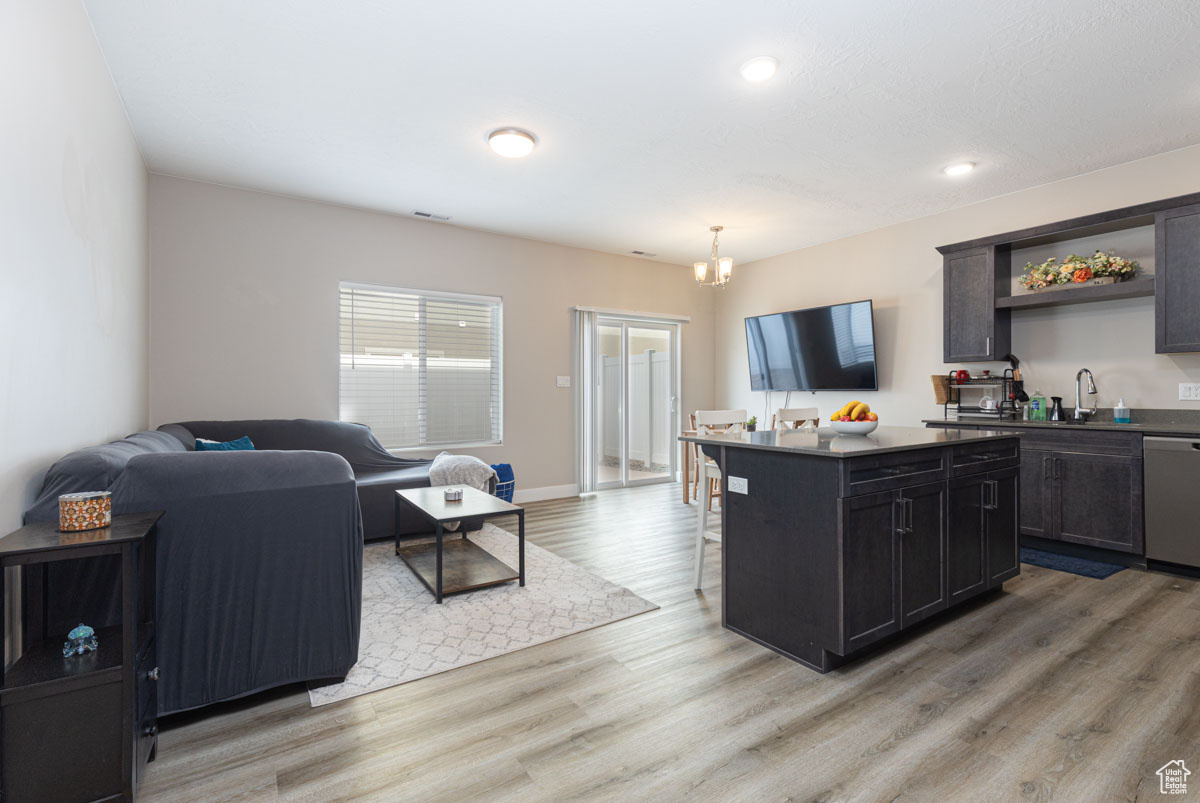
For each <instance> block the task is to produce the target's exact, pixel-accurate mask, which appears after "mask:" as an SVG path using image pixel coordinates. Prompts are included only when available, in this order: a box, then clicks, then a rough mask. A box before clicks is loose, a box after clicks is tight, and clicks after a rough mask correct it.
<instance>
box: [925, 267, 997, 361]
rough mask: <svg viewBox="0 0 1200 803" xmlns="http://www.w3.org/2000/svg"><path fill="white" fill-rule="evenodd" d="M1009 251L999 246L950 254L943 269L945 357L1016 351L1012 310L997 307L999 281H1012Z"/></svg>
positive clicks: (987, 356)
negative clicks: (1012, 343) (1012, 347)
mask: <svg viewBox="0 0 1200 803" xmlns="http://www.w3.org/2000/svg"><path fill="white" fill-rule="evenodd" d="M1008 274H1009V252H1008V251H1007V250H1004V249H997V248H996V247H995V246H985V247H982V248H972V249H967V250H963V251H954V252H950V253H946V254H944V256H943V271H942V296H943V307H942V318H943V322H942V326H943V338H942V358H943V360H944V361H945V362H963V361H979V360H997V359H999V358H1000V357H1001V356H1003V355H1004V354H1007V353H1008V352H1009V351H1010V350H1011V339H1012V323H1011V315H1012V313H1011V311H1010V310H1007V309H997V308H996V284H997V282H1000V281H1008V280H1009V276H1008Z"/></svg>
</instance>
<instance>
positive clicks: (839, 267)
mask: <svg viewBox="0 0 1200 803" xmlns="http://www.w3.org/2000/svg"><path fill="white" fill-rule="evenodd" d="M965 180H968V181H969V180H970V179H969V177H968V178H967V179H965ZM1197 191H1200V146H1196V147H1192V148H1187V149H1183V150H1179V151H1174V152H1172V153H1167V154H1162V155H1159V156H1155V157H1151V158H1149V159H1143V160H1140V161H1137V162H1132V163H1129V164H1125V165H1120V166H1118V167H1113V168H1110V169H1107V170H1101V171H1097V172H1095V173H1089V174H1087V175H1083V176H1077V177H1075V178H1071V179H1067V180H1064V181H1060V182H1056V183H1054V184H1048V185H1045V186H1042V187H1036V188H1033V189H1030V190H1025V191H1022V192H1018V193H1014V194H1012V195H1007V196H1004V197H1001V198H994V199H992V200H989V201H985V202H982V203H978V204H974V205H972V206H968V207H964V208H961V209H955V210H952V211H949V212H944V213H941V214H938V215H933V216H930V217H925V218H921V219H918V220H913V221H909V222H907V223H901V224H898V225H895V226H890V227H888V228H885V229H879V230H877V231H872V232H868V233H866V234H861V235H857V236H855V237H849V238H846V239H843V240H838V241H835V242H831V243H826V244H823V245H819V246H815V247H812V248H806V249H803V250H800V251H794V252H791V253H788V254H783V255H780V256H776V257H772V258H770V259H764V260H760V261H758V262H753V263H749V264H746V265H742V266H740V267H739V268H737V269H735V271H734V281H733V283H732V284H731V285H730V286H729V288H728V290H727V291H726V292H725V293H724V295H723V297H722V301H723V302H724V303H722V304H720V305H719V306H718V308H717V324H716V336H717V351H716V353H717V363H716V369H715V370H716V381H717V396H716V401H717V403H718V405H720V406H722V407H743V406H744V407H746V408H748V409H749V410H750V411H751V412H752V413H754V412H758V413H760V414H761V412H762V410H763V403H764V401H765V398H764V394H762V393H752V392H751V391H750V381H749V377H748V369H747V364H746V338H745V330H744V323H743V319H744V318H745V317H746V316H750V315H762V314H764V313H770V312H780V311H784V310H789V309H796V308H801V307H813V306H820V305H824V304H834V303H839V302H843V301H852V300H857V299H861V298H873V299H874V301H875V327H876V333H875V338H876V344H877V359H878V363H879V385H880V390H879V392H875V393H872V392H865V393H860V394H859V396H860V397H861V398H862V400H863V401H866V402H867V403H869V404H870V405H871V406H872V408H874V409H876V410H877V411H878V412H879V413H880V418H881V421H883V422H885V423H889V424H902V425H917V424H919V422H920V420H921V419H923V418H932V417H936V416H940V415H941V408H940V407H938V406H937V405H936V404H935V402H934V399H933V391H932V387H931V385H930V379H929V377H930V374H934V373H942V372H944V371H946V370H948V369H949V368H950V367H951V366H949V365H945V364H943V363H942V258H941V255H940V254H938V253H937V251H935V250H934V249H935V247H936V246H939V245H945V244H948V243H955V242H961V241H964V240H970V239H974V238H976V237H984V236H987V235H991V234H999V233H1001V232H1005V231H1011V230H1014V229H1021V228H1025V227H1028V226H1034V225H1038V224H1041V223H1049V222H1052V221H1056V220H1061V219H1065V218H1071V217H1076V216H1078V215H1085V214H1090V213H1093V212H1101V211H1104V210H1107V209H1114V208H1118V207H1122V206H1128V205H1132V204H1137V203H1143V202H1148V201H1156V200H1160V199H1163V198H1169V197H1172V196H1175V195H1183V194H1186V193H1191V192H1197ZM1060 256H1066V254H1065V253H1064V254H1060ZM1131 256H1133V255H1132V254H1131ZM1023 264H1024V262H1022V266H1023ZM1013 353H1015V354H1016V355H1017V356H1018V357H1020V358H1021V361H1022V368H1023V373H1024V378H1025V380H1026V382H1027V385H1028V389H1029V390H1030V391H1032V390H1033V389H1034V388H1035V387H1038V388H1040V389H1041V390H1042V391H1043V392H1045V393H1046V394H1047V395H1051V394H1053V395H1061V396H1063V397H1064V400H1065V402H1064V403H1065V404H1066V405H1067V406H1071V405H1072V404H1073V403H1074V381H1075V372H1076V371H1077V370H1078V369H1079V368H1082V367H1085V366H1086V367H1088V368H1091V369H1092V371H1093V372H1095V375H1096V384H1097V385H1098V387H1099V390H1100V404H1101V406H1112V405H1113V404H1114V403H1115V402H1116V401H1117V397H1118V396H1119V395H1123V396H1124V397H1125V400H1126V402H1127V403H1128V404H1129V405H1130V406H1131V407H1133V408H1134V410H1135V413H1134V416H1135V418H1134V420H1136V410H1137V408H1139V407H1141V408H1184V407H1192V408H1196V407H1198V405H1197V403H1196V402H1180V401H1178V383H1179V382H1200V354H1187V355H1171V356H1168V355H1156V354H1155V353H1154V303H1153V299H1152V298H1141V299H1130V300H1125V301H1109V302H1099V303H1091V304H1081V305H1077V306H1067V307H1060V308H1052V309H1044V310H1024V311H1019V312H1014V313H1013ZM968 367H970V368H971V369H972V370H973V372H977V370H978V369H982V368H991V369H992V370H994V371H995V370H1002V369H1003V368H1004V367H1005V365H1004V364H1003V363H988V364H986V365H979V366H968ZM850 398H851V395H850V394H846V393H817V394H809V393H800V394H798V393H793V394H792V406H810V405H811V404H815V405H816V406H817V407H819V409H820V411H821V414H822V417H823V418H827V417H828V416H829V415H830V414H831V413H832V412H833V411H834V410H835V409H837V408H838V407H841V405H842V404H843V403H844V402H846V401H849V399H850ZM783 401H784V394H782V393H776V394H773V398H772V402H771V406H772V408H774V407H782V406H783Z"/></svg>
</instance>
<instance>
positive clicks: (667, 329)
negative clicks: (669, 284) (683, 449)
mask: <svg viewBox="0 0 1200 803" xmlns="http://www.w3.org/2000/svg"><path fill="white" fill-rule="evenodd" d="M678 330H679V327H678V325H676V324H672V323H653V322H647V321H640V320H633V319H627V318H620V317H608V316H599V317H597V318H596V330H595V338H594V340H593V342H594V346H595V349H594V350H595V362H594V369H593V379H594V386H593V394H594V395H593V399H592V403H591V404H590V405H587V408H588V409H590V411H591V414H592V416H593V417H594V418H593V421H592V422H590V423H591V425H592V428H593V432H594V433H595V441H594V444H595V448H594V449H593V450H592V459H593V460H594V461H595V462H594V465H593V466H592V467H591V468H592V470H593V472H594V475H593V476H594V477H595V480H596V487H597V488H618V487H624V486H629V485H643V484H646V483H652V482H670V481H671V480H673V479H674V477H675V470H676V466H675V463H676V454H677V452H678V450H677V448H676V442H675V438H676V434H677V433H678V431H679V429H678V421H677V418H676V414H677V413H676V411H677V406H678V405H677V404H676V398H677V390H676V386H675V385H676V382H677V381H678V378H677V377H678V365H677V362H676V360H677V357H676V355H677V338H678Z"/></svg>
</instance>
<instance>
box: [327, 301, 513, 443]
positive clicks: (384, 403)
mask: <svg viewBox="0 0 1200 803" xmlns="http://www.w3.org/2000/svg"><path fill="white" fill-rule="evenodd" d="M340 295H341V326H340V334H339V344H340V349H339V350H340V352H341V365H340V369H339V379H338V407H339V412H338V415H339V418H340V419H341V420H342V421H353V422H356V423H359V424H366V425H367V426H369V427H370V428H371V430H372V431H373V432H374V433H375V437H377V438H379V441H380V443H382V444H383V445H384V446H385V447H386V448H388V449H406V448H419V447H433V446H450V445H454V444H466V443H499V442H500V440H501V419H502V416H501V393H502V374H501V352H502V346H501V328H500V327H501V304H500V299H499V298H494V297H491V296H468V295H459V294H456V293H433V292H426V291H424V290H403V289H401V288H398V287H383V286H380V285H370V284H352V283H350V282H342V284H341V286H340Z"/></svg>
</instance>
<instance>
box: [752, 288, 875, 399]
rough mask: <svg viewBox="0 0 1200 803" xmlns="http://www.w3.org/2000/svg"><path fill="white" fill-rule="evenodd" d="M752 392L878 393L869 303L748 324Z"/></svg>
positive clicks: (787, 314)
mask: <svg viewBox="0 0 1200 803" xmlns="http://www.w3.org/2000/svg"><path fill="white" fill-rule="evenodd" d="M746 350H747V351H748V352H749V354H750V389H751V390H878V388H879V381H878V378H877V377H876V375H875V321H874V310H873V308H872V306H871V302H870V301H855V302H853V303H850V304H834V305H833V306H830V307H814V308H812V309H801V310H794V311H792V312H780V313H776V314H774V315H760V316H759V317H757V318H747V319H746Z"/></svg>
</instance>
